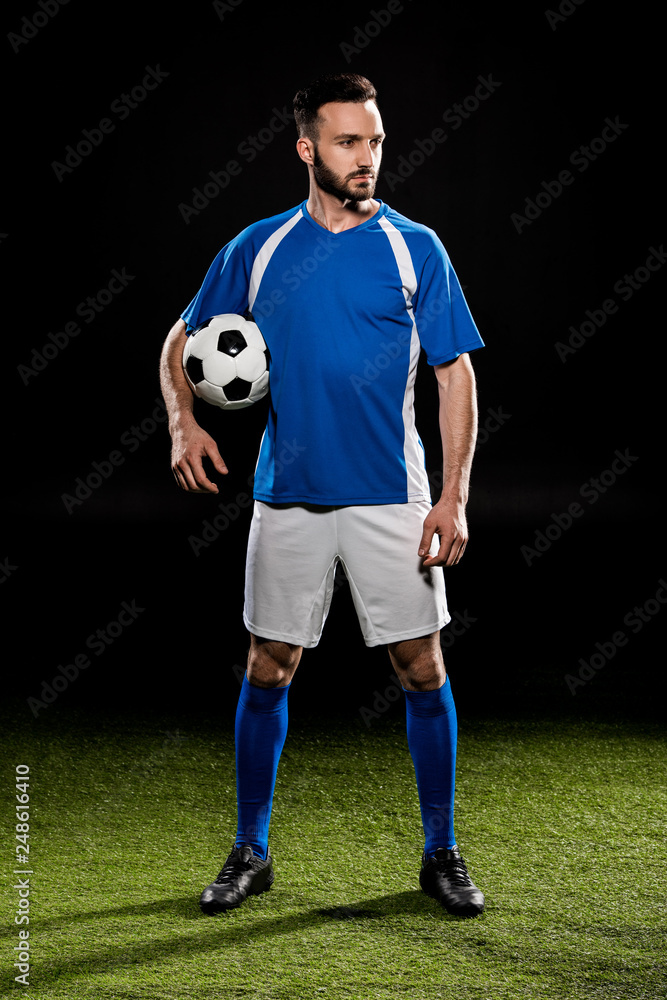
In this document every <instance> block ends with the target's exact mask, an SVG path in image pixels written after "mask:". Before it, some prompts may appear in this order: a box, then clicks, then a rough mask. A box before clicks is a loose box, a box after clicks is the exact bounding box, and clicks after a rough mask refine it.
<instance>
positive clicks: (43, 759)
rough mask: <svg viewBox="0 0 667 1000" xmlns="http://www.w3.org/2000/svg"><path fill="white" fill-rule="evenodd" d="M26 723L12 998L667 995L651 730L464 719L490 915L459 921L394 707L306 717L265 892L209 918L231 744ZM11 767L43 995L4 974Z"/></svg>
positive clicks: (293, 744)
mask: <svg viewBox="0 0 667 1000" xmlns="http://www.w3.org/2000/svg"><path fill="white" fill-rule="evenodd" d="M19 716H20V719H21V721H20V722H17V721H16V719H17V717H19ZM13 720H14V721H13V722H8V721H4V723H3V734H4V741H3V742H4V744H5V747H6V748H7V747H8V746H9V749H5V752H4V754H3V769H2V774H3V783H2V790H3V805H2V818H3V823H2V832H3V838H4V839H3V843H4V845H5V850H4V851H3V856H4V857H5V859H6V863H5V892H4V897H5V899H4V907H3V909H4V912H5V914H6V916H7V923H6V924H5V929H4V930H3V937H2V941H1V942H0V961H1V962H2V983H1V984H0V990H1V992H0V995H1V996H11V997H18V996H23V997H29V998H33V997H34V998H42V997H44V998H49V1000H61V998H62V1000H65V998H67V1000H79V998H91V1000H93V998H95V1000H99V998H114V1000H121V998H140V997H141V998H146V1000H149V998H150V1000H181V998H191V997H192V998H195V997H196V998H217V997H220V998H258V1000H259V998H262V1000H264V998H272V1000H273V998H275V1000H278V998H280V1000H283V998H284V1000H293V998H294V1000H306V998H308V1000H310V998H320V997H323V998H330V1000H331V998H354V1000H357V998H358V1000H371V998H373V1000H375V998H377V1000H380V998H381V1000H385V998H386V1000H389V998H391V1000H396V998H402V997H406V998H407V997H409V998H414V1000H421V998H424V1000H426V998H428V1000H431V998H438V997H442V998H446V1000H447V998H452V1000H453V998H457V1000H459V998H460V1000H468V998H470V1000H473V998H474V1000H523V998H526V1000H549V998H559V1000H560V998H573V1000H574V998H582V1000H583V998H586V1000H598V998H600V1000H601V998H604V1000H612V998H623V1000H626V998H627V1000H630V998H632V1000H635V998H646V1000H657V998H659V997H661V996H665V995H666V993H667V972H666V971H665V968H664V964H663V959H664V954H665V941H664V930H665V888H666V881H667V880H666V874H665V851H664V817H665V784H664V779H665V773H666V767H665V765H666V760H665V757H666V754H665V746H664V743H663V742H662V740H661V736H660V732H659V730H658V728H657V727H655V726H652V725H646V726H642V725H641V724H637V723H627V724H622V725H621V724H614V723H611V722H601V721H598V722H587V721H582V720H580V721H567V722H554V721H548V720H544V721H540V720H534V719H533V720H516V721H493V720H479V721H466V720H461V721H460V740H459V768H458V784H457V822H456V827H457V835H458V839H459V844H460V845H461V849H462V852H463V854H464V857H465V858H466V860H467V862H468V866H469V868H470V871H471V873H472V875H473V878H474V880H475V882H476V883H477V884H478V885H479V886H480V888H482V889H483V890H484V892H485V893H486V897H487V908H486V912H485V913H484V915H483V916H481V917H479V918H477V919H474V920H460V919H457V918H454V917H450V916H449V915H448V914H447V913H445V912H444V911H443V910H442V908H441V907H439V906H438V904H437V903H435V902H434V901H433V900H431V899H429V898H427V897H426V896H425V895H423V894H422V893H421V892H420V890H419V885H418V882H417V872H418V866H419V857H420V850H421V828H420V823H419V810H418V804H417V798H416V790H415V786H414V773H413V771H412V764H411V761H410V758H409V756H408V753H407V748H406V743H405V735H404V726H403V721H402V718H401V717H400V713H399V711H398V709H396V711H394V712H389V713H387V715H385V716H384V717H382V718H381V719H379V720H377V721H376V722H375V723H374V724H373V725H372V726H371V727H370V728H366V727H364V726H363V725H362V724H361V723H360V722H359V721H356V720H350V719H348V720H344V721H342V722H340V723H336V722H334V721H332V720H327V721H325V722H323V723H321V724H320V725H316V724H314V723H312V722H311V723H308V722H306V721H300V720H299V719H293V720H292V724H291V729H290V734H289V736H288V741H287V744H286V747H285V750H284V753H283V758H282V761H281V768H280V773H279V779H278V785H277V789H276V799H275V806H274V815H273V823H272V836H271V847H272V852H273V854H274V858H275V869H276V882H275V886H274V888H273V889H272V891H271V892H269V893H266V894H264V895H263V896H261V897H258V898H255V899H251V900H248V901H247V902H246V903H245V904H244V906H243V907H242V908H241V909H239V910H237V911H235V912H232V913H230V914H228V915H226V916H222V917H217V918H210V917H204V916H203V915H202V914H201V913H200V912H199V909H198V906H197V898H198V895H199V892H200V891H201V889H202V888H203V886H204V885H205V884H206V883H207V882H209V881H211V880H212V878H213V877H215V875H216V874H217V872H218V870H219V868H220V866H221V864H222V861H223V860H224V858H225V856H226V854H227V851H228V849H229V846H230V844H231V842H232V838H233V835H234V831H235V793H234V765H233V744H232V735H231V731H230V728H229V726H228V725H218V726H217V727H216V726H215V725H211V724H209V723H204V722H203V721H202V720H193V719H192V718H184V719H180V720H179V719H177V718H175V717H170V718H166V717H165V718H160V717H156V718H153V719H151V720H150V721H147V722H141V721H138V720H127V719H118V720H114V719H113V718H111V717H110V718H107V719H106V720H102V721H100V720H93V719H87V718H86V716H85V715H83V714H79V713H76V712H71V713H65V712H59V711H57V707H54V708H52V709H49V711H48V712H45V713H43V715H42V716H41V717H40V719H39V720H38V721H34V720H32V718H30V717H26V712H25V709H23V710H22V711H19V709H17V711H16V712H15V713H14V716H13ZM18 763H26V764H28V765H29V766H30V769H31V782H30V784H31V787H30V796H31V802H30V806H31V818H30V827H31V829H30V835H31V852H30V862H31V864H30V867H31V869H32V870H33V872H34V874H33V875H32V876H31V890H32V895H31V909H30V920H31V922H30V925H29V930H30V941H31V945H32V948H33V957H32V962H31V973H30V981H31V986H30V989H25V988H24V987H19V986H18V985H17V984H16V983H14V982H13V976H14V971H13V970H12V964H11V963H12V961H13V955H14V952H13V951H12V948H13V946H14V945H15V944H16V943H17V940H18V939H17V930H18V928H17V926H16V925H15V924H14V923H13V914H14V911H15V909H16V901H17V895H18V894H17V891H16V890H15V889H12V888H11V887H12V884H13V881H12V880H13V878H14V876H13V875H12V871H13V867H14V865H13V860H12V858H13V845H14V841H13V837H14V830H13V826H12V824H13V812H14V805H15V803H14V800H13V795H12V793H13V784H14V769H15V765H16V764H18Z"/></svg>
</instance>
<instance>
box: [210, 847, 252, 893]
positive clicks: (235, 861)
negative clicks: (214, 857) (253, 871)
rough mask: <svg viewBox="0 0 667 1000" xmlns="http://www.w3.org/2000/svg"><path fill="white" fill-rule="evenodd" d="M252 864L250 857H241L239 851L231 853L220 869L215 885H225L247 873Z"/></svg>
mask: <svg viewBox="0 0 667 1000" xmlns="http://www.w3.org/2000/svg"><path fill="white" fill-rule="evenodd" d="M251 864H252V855H250V856H249V857H242V856H241V851H240V850H235V851H232V853H231V854H230V855H229V857H228V858H227V860H226V862H225V863H224V865H223V867H222V871H221V872H220V874H219V875H218V877H217V879H216V880H215V883H216V885H225V884H226V883H228V882H233V881H234V880H235V879H237V878H238V877H239V875H242V874H243V872H247V871H248V869H249V868H250V867H251Z"/></svg>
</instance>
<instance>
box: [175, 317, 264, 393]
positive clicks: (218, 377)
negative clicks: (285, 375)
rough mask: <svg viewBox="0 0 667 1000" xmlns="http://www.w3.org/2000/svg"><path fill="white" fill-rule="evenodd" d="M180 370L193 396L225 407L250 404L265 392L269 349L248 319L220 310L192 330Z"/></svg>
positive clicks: (255, 326)
mask: <svg viewBox="0 0 667 1000" xmlns="http://www.w3.org/2000/svg"><path fill="white" fill-rule="evenodd" d="M183 370H184V371H185V376H186V378H187V380H188V382H189V383H190V385H191V386H192V390H193V392H194V393H195V395H197V396H199V397H200V398H201V399H204V400H206V402H207V403H211V404H212V405H213V406H221V407H222V408H223V409H225V410H240V409H242V408H243V407H244V406H252V404H253V403H256V402H257V400H258V399H261V398H262V396H265V395H266V394H267V392H268V391H269V352H268V350H267V347H266V344H265V343H264V338H263V337H262V334H261V333H260V332H259V327H258V326H257V324H256V323H255V322H254V320H253V319H252V318H246V317H245V316H237V315H235V314H234V313H223V314H222V315H220V316H213V317H211V319H207V320H206V322H205V323H202V324H201V325H200V326H198V327H197V329H196V330H194V331H193V332H192V333H191V334H190V336H189V337H188V339H187V341H186V343H185V348H184V350H183Z"/></svg>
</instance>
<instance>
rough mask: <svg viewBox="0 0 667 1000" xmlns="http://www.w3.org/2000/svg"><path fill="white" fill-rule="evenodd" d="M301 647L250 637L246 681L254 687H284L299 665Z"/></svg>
mask: <svg viewBox="0 0 667 1000" xmlns="http://www.w3.org/2000/svg"><path fill="white" fill-rule="evenodd" d="M302 651H303V650H302V647H301V646H294V645H293V644H292V643H289V642H279V641H278V640H275V639H263V638H261V637H259V636H255V635H253V636H251V639H250V652H249V654H248V670H247V675H248V680H249V682H250V683H251V684H254V685H255V686H256V687H264V688H274V687H285V686H286V685H287V684H289V683H290V681H291V680H292V677H293V676H294V673H295V671H296V668H297V667H298V665H299V660H300V659H301V653H302Z"/></svg>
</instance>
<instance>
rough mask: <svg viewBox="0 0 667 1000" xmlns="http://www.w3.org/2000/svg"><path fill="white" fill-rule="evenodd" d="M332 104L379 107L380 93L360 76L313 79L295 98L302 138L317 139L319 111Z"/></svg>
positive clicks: (296, 119)
mask: <svg viewBox="0 0 667 1000" xmlns="http://www.w3.org/2000/svg"><path fill="white" fill-rule="evenodd" d="M331 101H336V102H339V103H346V102H350V103H352V104H365V103H366V101H375V103H376V104H377V91H376V90H375V87H374V86H373V84H372V83H371V82H370V80H367V79H366V77H365V76H360V75H359V73H330V74H329V75H328V76H321V77H320V78H319V79H317V80H314V81H313V83H311V84H309V85H308V86H307V87H304V88H303V90H300V91H299V92H298V93H297V94H296V96H295V98H294V121H295V123H296V128H297V132H298V133H299V136H300V137H301V136H306V137H307V138H308V139H313V140H316V139H317V137H318V131H319V130H318V122H317V115H318V111H319V109H320V108H321V106H322V105H323V104H328V103H329V102H331Z"/></svg>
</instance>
